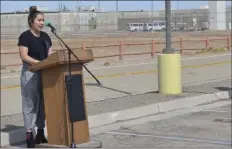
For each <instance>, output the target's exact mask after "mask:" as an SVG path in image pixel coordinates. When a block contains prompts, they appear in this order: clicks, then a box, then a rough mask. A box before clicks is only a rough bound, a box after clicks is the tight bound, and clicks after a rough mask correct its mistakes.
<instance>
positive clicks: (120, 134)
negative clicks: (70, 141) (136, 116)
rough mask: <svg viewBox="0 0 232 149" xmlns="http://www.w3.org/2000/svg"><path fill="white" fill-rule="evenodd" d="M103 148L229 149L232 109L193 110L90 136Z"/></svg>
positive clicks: (224, 107)
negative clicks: (100, 143) (198, 148)
mask: <svg viewBox="0 0 232 149" xmlns="http://www.w3.org/2000/svg"><path fill="white" fill-rule="evenodd" d="M93 137H94V138H96V139H99V140H102V141H103V146H102V147H104V148H111V147H114V148H138V147H139V148H164V147H165V148H166V147H167V148H196V147H205V148H206V147H207V148H215V147H217V148H230V147H231V105H227V106H223V107H218V108H212V109H211V108H210V109H206V110H195V111H192V112H191V113H188V114H184V115H181V116H176V117H172V118H169V119H164V120H159V121H152V120H151V121H149V122H147V123H144V124H139V125H135V126H130V127H122V128H121V129H119V130H116V131H108V132H104V133H102V134H98V135H95V136H93Z"/></svg>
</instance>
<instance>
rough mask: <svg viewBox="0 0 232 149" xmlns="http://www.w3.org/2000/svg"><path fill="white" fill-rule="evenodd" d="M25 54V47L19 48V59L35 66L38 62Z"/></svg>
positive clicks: (26, 50) (26, 51)
mask: <svg viewBox="0 0 232 149" xmlns="http://www.w3.org/2000/svg"><path fill="white" fill-rule="evenodd" d="M27 53H28V48H27V47H24V46H19V54H20V57H21V59H22V60H23V61H24V62H26V63H29V64H36V63H38V62H39V61H38V60H36V59H34V58H32V57H30V56H29V55H28V54H27Z"/></svg>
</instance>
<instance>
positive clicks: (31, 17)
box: [28, 6, 43, 27]
mask: <svg viewBox="0 0 232 149" xmlns="http://www.w3.org/2000/svg"><path fill="white" fill-rule="evenodd" d="M29 11H30V13H29V15H28V25H29V27H31V23H33V22H34V20H35V18H36V17H37V15H38V14H43V13H42V12H40V11H37V7H36V6H31V7H30V8H29Z"/></svg>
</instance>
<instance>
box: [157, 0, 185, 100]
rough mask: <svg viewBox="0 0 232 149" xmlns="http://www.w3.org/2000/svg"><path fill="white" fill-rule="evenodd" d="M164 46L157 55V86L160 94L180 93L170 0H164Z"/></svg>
mask: <svg viewBox="0 0 232 149" xmlns="http://www.w3.org/2000/svg"><path fill="white" fill-rule="evenodd" d="M165 22H166V29H165V30H166V33H165V34H166V48H165V49H164V50H163V53H162V54H159V55H158V88H159V93H161V94H172V95H173V94H180V93H181V92H182V88H181V55H180V54H179V53H175V49H173V48H172V46H171V39H172V36H171V1H170V0H165Z"/></svg>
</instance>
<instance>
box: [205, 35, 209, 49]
mask: <svg viewBox="0 0 232 149" xmlns="http://www.w3.org/2000/svg"><path fill="white" fill-rule="evenodd" d="M208 42H209V41H208V36H206V37H205V48H206V49H208V46H209V45H208V44H209V43H208Z"/></svg>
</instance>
